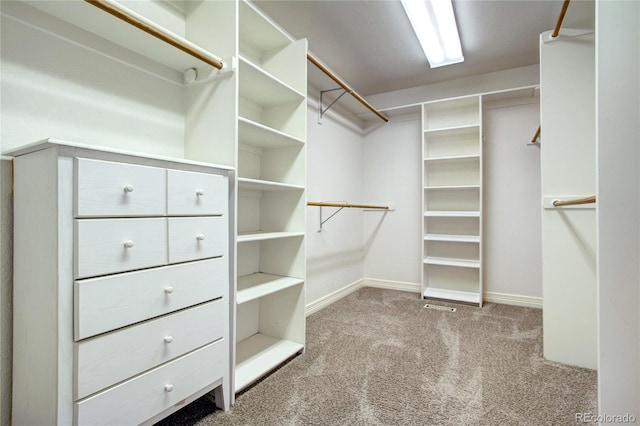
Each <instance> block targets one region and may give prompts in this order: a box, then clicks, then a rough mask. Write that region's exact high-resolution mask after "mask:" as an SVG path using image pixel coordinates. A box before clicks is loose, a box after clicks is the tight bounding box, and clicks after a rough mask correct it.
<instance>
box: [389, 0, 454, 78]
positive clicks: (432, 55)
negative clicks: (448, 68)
mask: <svg viewBox="0 0 640 426" xmlns="http://www.w3.org/2000/svg"><path fill="white" fill-rule="evenodd" d="M400 1H401V2H402V6H403V7H404V10H405V12H406V13H407V16H408V17H409V21H410V22H411V26H412V27H413V31H414V32H415V33H416V36H417V37H418V41H419V42H420V45H421V46H422V50H424V54H425V55H426V57H427V60H428V61H429V65H431V68H436V67H442V66H444V65H451V64H457V63H459V62H462V61H464V56H462V47H461V46H460V36H459V35H458V27H457V26H456V18H455V16H454V15H453V6H452V5H451V0H400Z"/></svg>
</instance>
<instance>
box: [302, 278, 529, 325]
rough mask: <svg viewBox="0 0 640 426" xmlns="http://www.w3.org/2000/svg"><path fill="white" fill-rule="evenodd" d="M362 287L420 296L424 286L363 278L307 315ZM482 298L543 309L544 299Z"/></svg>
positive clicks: (316, 303) (309, 307)
mask: <svg viewBox="0 0 640 426" xmlns="http://www.w3.org/2000/svg"><path fill="white" fill-rule="evenodd" d="M362 287H376V288H384V289H387V290H398V291H408V292H411V293H418V294H420V293H421V291H422V286H421V285H420V284H418V283H409V282H404V281H388V280H378V279H374V278H363V279H361V280H357V281H354V282H352V283H351V284H349V285H347V286H345V287H343V288H341V289H339V290H336V291H334V292H332V293H329V294H327V295H326V296H323V297H321V298H320V299H318V300H314V301H313V302H311V303H309V304H308V305H307V306H306V308H305V315H306V316H309V315H311V314H313V313H315V312H318V311H319V310H321V309H323V308H326V307H327V306H329V305H331V304H332V303H334V302H337V301H338V300H340V299H342V298H343V297H345V296H348V295H350V294H351V293H353V292H354V291H356V290H358V289H360V288H362ZM482 296H483V301H484V302H490V303H499V304H503V305H514V306H525V307H528V308H537V309H542V297H535V296H521V295H518V294H509V293H497V292H493V291H487V292H484V293H483V295H482Z"/></svg>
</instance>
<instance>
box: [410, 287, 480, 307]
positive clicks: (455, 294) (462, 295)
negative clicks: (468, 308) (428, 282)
mask: <svg viewBox="0 0 640 426" xmlns="http://www.w3.org/2000/svg"><path fill="white" fill-rule="evenodd" d="M423 296H424V297H425V298H430V297H432V298H435V299H447V300H457V301H460V302H467V303H478V304H479V303H480V293H478V292H471V291H459V290H449V289H445V288H434V287H427V288H425V289H424V293H423Z"/></svg>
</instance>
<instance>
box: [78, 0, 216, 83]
mask: <svg viewBox="0 0 640 426" xmlns="http://www.w3.org/2000/svg"><path fill="white" fill-rule="evenodd" d="M85 1H86V2H87V3H89V4H92V5H93V6H95V7H97V8H99V9H102V10H104V11H105V12H107V13H108V14H110V15H113V16H115V17H116V18H118V19H120V20H122V21H124V22H126V23H127V24H130V25H133V26H134V27H136V28H138V29H140V30H142V31H144V32H145V33H147V34H149V35H152V36H153V37H155V38H157V39H159V40H162V41H164V42H165V43H167V44H169V45H171V46H173V47H175V48H176V49H179V50H182V51H183V52H185V53H187V54H188V55H191V56H193V57H194V58H197V59H199V60H201V61H202V62H204V63H206V64H209V65H211V66H212V67H214V68H217V69H219V70H221V69H222V68H223V67H224V64H223V63H222V61H221V60H219V59H218V58H216V57H214V56H212V55H211V54H210V53H208V52H206V51H205V50H202V49H199V48H198V47H197V46H194V45H191V44H190V43H187V42H185V41H184V40H180V39H177V38H176V37H175V36H174V35H173V34H171V33H169V32H166V31H164V30H163V29H162V28H160V27H157V26H155V25H153V24H152V23H151V22H145V20H143V19H141V18H140V17H137V16H135V15H132V14H131V13H130V12H128V11H127V10H126V9H123V8H121V7H119V5H118V4H116V3H115V2H113V1H110V0H85Z"/></svg>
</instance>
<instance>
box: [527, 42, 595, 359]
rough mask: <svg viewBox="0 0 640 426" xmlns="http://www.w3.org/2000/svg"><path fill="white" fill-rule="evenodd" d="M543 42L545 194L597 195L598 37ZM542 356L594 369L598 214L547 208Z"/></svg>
mask: <svg viewBox="0 0 640 426" xmlns="http://www.w3.org/2000/svg"><path fill="white" fill-rule="evenodd" d="M549 33H550V32H547V33H543V34H542V35H541V40H542V41H541V46H540V56H541V58H540V66H541V74H540V87H541V95H540V96H541V99H540V111H541V126H542V145H541V149H542V152H541V154H542V156H541V170H542V196H543V197H552V198H555V197H569V198H572V197H585V196H590V195H594V194H595V193H596V162H595V152H596V149H595V124H594V123H595V90H594V88H595V42H594V40H595V37H594V34H593V32H591V33H589V34H586V35H583V36H576V37H570V36H563V35H562V33H561V35H560V36H559V37H558V39H556V40H553V41H544V40H546V39H547V37H548V35H549ZM542 291H543V294H544V299H543V311H542V313H543V317H542V318H543V345H544V357H545V358H546V359H548V360H551V361H556V362H561V363H566V364H571V365H577V366H581V367H587V368H596V354H597V346H596V328H597V327H596V211H595V204H590V205H587V206H586V208H548V209H544V210H543V212H542Z"/></svg>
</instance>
